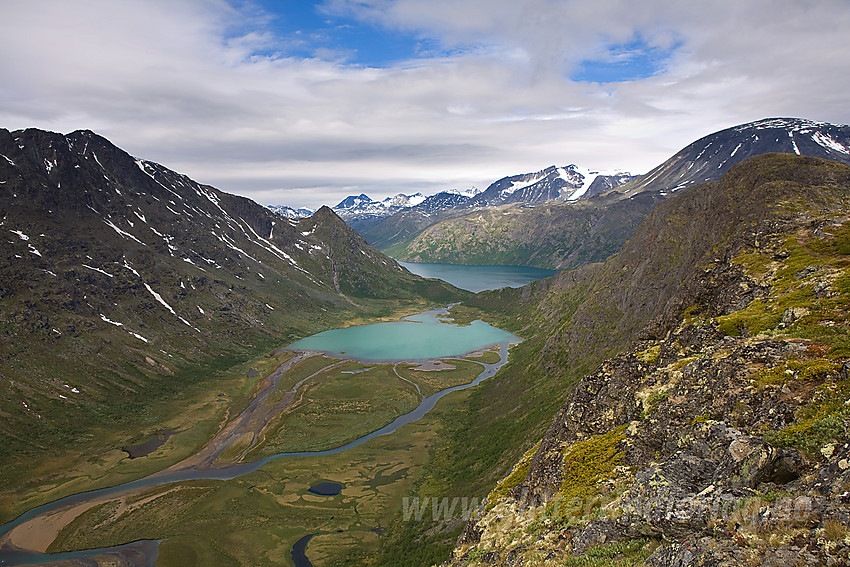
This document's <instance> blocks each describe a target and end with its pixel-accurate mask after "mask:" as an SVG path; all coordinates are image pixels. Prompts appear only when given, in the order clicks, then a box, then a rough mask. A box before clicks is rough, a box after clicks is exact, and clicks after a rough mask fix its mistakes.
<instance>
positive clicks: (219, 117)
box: [0, 0, 850, 206]
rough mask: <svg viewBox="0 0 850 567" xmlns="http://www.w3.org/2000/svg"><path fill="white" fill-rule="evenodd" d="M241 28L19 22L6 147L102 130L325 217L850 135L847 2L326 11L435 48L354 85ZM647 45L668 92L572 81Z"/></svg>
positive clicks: (188, 17) (559, 0)
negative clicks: (709, 150) (421, 194)
mask: <svg viewBox="0 0 850 567" xmlns="http://www.w3.org/2000/svg"><path fill="white" fill-rule="evenodd" d="M234 6H236V5H230V4H228V3H226V2H224V1H223V0H219V1H203V0H183V1H180V2H173V1H164V0H163V1H150V2H144V3H141V2H114V1H111V0H78V1H75V2H73V3H72V2H65V1H60V0H55V1H48V0H33V1H30V2H27V3H9V4H8V5H7V6H4V9H3V18H2V22H0V32H2V33H3V36H4V41H5V44H6V45H7V46H14V47H13V48H12V49H9V48H7V49H4V50H2V52H0V79H2V80H0V126H3V127H7V128H13V129H14V128H23V127H30V126H32V127H39V128H46V129H52V130H57V131H62V132H67V131H70V130H73V129H77V128H90V129H92V130H95V131H98V132H99V133H101V134H103V135H105V136H106V137H108V138H110V139H111V140H112V141H113V142H114V143H116V144H117V145H119V146H121V147H123V148H124V149H126V150H128V151H130V152H131V153H133V154H135V155H138V156H140V157H144V158H146V159H152V160H156V161H159V162H161V163H163V164H165V165H166V166H168V167H171V168H173V169H177V170H179V171H182V172H185V173H187V174H188V175H190V176H192V177H193V178H195V179H197V180H198V181H201V182H205V183H210V184H213V185H216V186H218V187H220V188H222V189H224V190H228V191H232V192H237V193H240V194H244V195H247V196H249V197H253V198H255V199H257V200H259V201H261V202H265V203H272V202H280V203H284V204H290V205H302V204H306V205H313V206H315V205H317V204H320V203H322V202H324V203H330V204H334V203H336V202H337V201H339V200H341V198H342V197H344V196H345V195H346V194H348V193H360V192H365V193H367V194H369V195H371V196H373V198H378V197H383V196H386V195H389V194H395V193H397V192H400V191H405V192H409V191H417V190H424V191H429V192H433V191H436V190H438V189H441V188H448V187H460V188H465V187H467V186H469V185H472V184H475V185H478V186H485V185H486V184H487V183H489V182H491V181H493V180H495V179H497V178H498V177H501V176H503V175H509V174H514V173H521V172H525V171H531V170H537V169H541V168H543V167H546V166H548V165H550V164H553V163H557V164H567V163H578V164H581V165H585V166H588V167H591V168H594V167H598V168H621V169H630V170H632V171H637V172H642V171H646V170H648V169H649V168H651V167H652V166H654V165H656V164H657V163H659V162H661V161H662V160H664V159H666V158H667V157H669V156H670V155H671V154H672V153H674V152H675V151H677V150H678V149H679V148H681V147H682V146H684V145H686V144H687V143H689V142H691V141H693V140H694V139H696V138H698V137H700V136H702V135H705V134H708V133H710V132H712V131H715V130H718V129H720V128H723V127H728V126H731V125H734V124H737V123H740V122H746V121H749V120H755V119H759V118H762V117H767V116H800V117H806V118H812V119H816V120H824V121H831V122H841V123H847V122H850V107H848V105H847V104H846V93H847V92H848V87H850V84H848V83H850V48H848V47H847V41H846V38H845V35H846V30H847V29H850V6H848V4H847V3H846V2H845V1H844V0H823V1H819V2H802V1H799V0H748V1H747V2H740V1H732V0H723V1H715V2H681V1H678V0H655V1H649V2H640V3H636V2H632V1H629V0H614V1H607V2H598V1H597V0H576V1H566V0H524V1H520V0H487V1H483V0H366V1H364V0H358V1H357V2H353V1H346V0H333V1H329V2H326V3H325V8H324V9H325V10H326V12H327V13H328V14H330V15H334V14H346V15H348V16H351V17H355V18H359V19H361V20H364V21H370V22H373V23H378V24H380V25H382V26H386V27H388V28H391V29H394V30H403V31H406V32H407V33H411V34H415V35H417V36H418V37H420V38H422V39H423V41H426V43H429V44H430V43H435V44H436V45H438V46H440V48H441V49H440V51H441V52H442V54H439V55H435V56H432V57H429V58H425V57H422V58H419V59H415V60H408V61H405V62H403V63H401V64H398V65H396V66H393V67H389V68H368V67H364V66H357V65H350V64H348V65H347V64H345V63H344V62H343V61H342V59H340V57H341V56H340V54H343V53H347V49H346V46H339V49H338V50H330V51H327V53H328V55H327V58H326V59H324V60H322V59H319V58H316V59H306V60H304V59H296V58H287V57H286V56H285V53H286V49H287V47H288V46H287V42H291V41H292V39H291V37H290V38H287V39H282V38H280V37H278V36H276V35H275V33H274V30H273V28H271V27H270V26H269V25H268V24H269V21H270V19H269V18H268V17H267V15H266V14H263V13H262V12H261V11H260V10H259V9H258V8H256V7H251V6H248V7H245V6H243V5H241V4H240V5H238V6H239V7H238V8H237V7H234ZM637 38H639V39H641V40H642V41H643V42H644V43H645V44H646V45H647V46H648V47H657V48H660V49H663V50H669V49H671V48H673V54H672V56H671V58H670V60H669V61H667V62H666V64H665V65H664V70H663V72H661V73H658V74H657V75H655V76H652V77H649V78H647V79H642V80H635V81H630V82H624V83H616V84H607V85H598V84H588V83H573V82H571V81H570V80H569V78H568V77H569V76H570V74H571V73H572V72H574V71H575V70H576V69H577V68H578V66H579V65H580V64H581V62H582V61H585V60H588V59H599V60H604V59H606V58H609V59H610V58H611V56H612V52H611V47H612V46H623V45H627V44H629V42H633V41H635V39H637ZM305 41H307V39H305ZM323 49H325V47H323ZM268 53H271V54H277V55H263V54H268ZM319 53H322V52H321V51H319ZM281 54H283V55H281Z"/></svg>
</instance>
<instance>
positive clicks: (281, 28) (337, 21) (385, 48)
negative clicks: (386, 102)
mask: <svg viewBox="0 0 850 567" xmlns="http://www.w3.org/2000/svg"><path fill="white" fill-rule="evenodd" d="M258 4H259V6H260V7H261V8H262V9H263V10H264V11H265V13H266V15H267V16H268V17H269V21H268V23H267V29H269V31H271V32H272V33H273V34H274V35H275V36H276V38H277V40H278V45H276V46H275V48H274V49H269V50H268V52H265V53H260V54H261V55H278V56H284V57H299V58H319V59H327V60H335V61H344V62H346V63H350V64H356V65H363V66H370V67H386V66H389V65H392V64H393V63H396V62H398V61H404V60H407V59H413V58H417V57H422V56H430V55H433V54H434V52H435V51H437V52H438V51H439V45H438V43H437V42H436V41H432V40H428V39H423V38H420V37H417V36H416V35H415V34H414V33H412V32H404V31H398V30H392V29H387V28H384V27H381V26H378V25H376V24H371V23H369V22H363V21H360V20H356V19H353V18H349V17H344V16H338V15H329V14H327V13H325V12H323V11H322V10H321V4H322V3H321V2H304V1H303V0H301V1H299V0H283V1H274V0H260V2H259V3H258Z"/></svg>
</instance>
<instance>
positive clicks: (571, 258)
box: [367, 118, 850, 269]
mask: <svg viewBox="0 0 850 567" xmlns="http://www.w3.org/2000/svg"><path fill="white" fill-rule="evenodd" d="M768 152H784V153H790V154H797V155H800V154H802V155H809V156H814V157H820V158H824V159H830V160H835V161H840V162H842V163H848V164H850V126H839V125H834V124H827V123H821V122H812V121H809V120H803V119H796V118H773V119H765V120H760V121H757V122H752V123H748V124H742V125H739V126H735V127H733V128H728V129H726V130H722V131H720V132H715V133H714V134H710V135H708V136H705V137H703V138H701V139H699V140H697V141H695V142H693V143H692V144H689V145H688V146H687V147H685V148H683V149H682V150H681V151H679V152H677V153H676V155H674V156H673V157H671V158H670V159H668V160H666V161H665V162H664V163H663V164H661V165H659V166H658V167H656V168H654V169H653V170H652V171H650V172H649V173H647V174H645V175H643V176H640V177H638V178H636V179H628V178H623V179H622V180H624V181H625V182H624V183H618V184H617V185H616V186H614V187H612V188H610V189H606V188H605V187H606V186H605V185H600V183H601V181H600V180H604V179H606V178H603V177H601V176H600V177H597V178H596V180H595V181H594V182H593V184H591V186H590V187H589V188H588V190H587V192H586V193H583V194H582V198H581V199H580V200H578V201H575V202H567V203H557V202H554V203H550V204H548V205H547V206H545V207H541V206H536V207H529V206H516V207H513V208H510V209H508V208H506V209H505V210H504V212H503V214H502V215H501V216H499V215H498V214H491V215H486V214H485V215H481V214H479V212H471V213H468V214H466V215H454V216H452V217H451V218H448V217H446V218H441V219H440V220H439V222H434V223H431V224H427V223H419V224H416V225H415V226H411V227H410V228H411V230H410V231H409V232H408V233H405V232H404V231H402V230H398V229H397V228H396V227H393V231H392V232H389V234H390V235H392V234H397V235H398V236H396V237H393V238H394V240H393V242H394V244H392V245H387V244H385V241H384V240H378V239H376V240H375V241H376V242H377V243H378V245H379V247H381V248H383V249H385V250H387V251H388V252H389V253H390V254H392V255H393V257H396V258H399V259H401V260H406V261H418V262H447V263H458V264H477V263H490V264H492V263H503V262H504V263H510V264H518V265H531V266H537V267H542V268H554V269H572V268H576V267H578V266H580V265H583V264H585V263H588V262H594V261H600V260H604V259H605V258H606V257H607V256H608V255H610V254H611V253H613V252H614V251H616V250H618V249H619V248H620V247H621V246H622V245H623V243H624V242H625V241H626V240H627V239H628V238H629V236H630V235H631V231H633V230H634V228H635V227H636V226H637V225H638V224H639V223H640V220H642V219H643V217H645V216H646V215H647V214H648V213H649V211H650V210H651V208H652V206H651V204H652V203H655V202H657V201H659V200H662V199H664V198H667V197H668V196H669V195H672V194H675V192H677V191H679V190H681V189H682V188H685V187H690V186H693V185H694V184H698V183H704V182H707V181H716V180H718V179H719V178H720V177H721V176H722V175H723V174H724V173H726V172H727V171H728V170H729V169H730V168H731V167H732V166H733V165H734V164H737V163H739V162H741V161H743V160H744V159H746V158H748V157H751V156H755V155H760V154H763V153H768ZM550 169H552V168H550ZM505 186H507V185H505ZM488 191H489V190H488ZM550 194H551V193H550ZM482 195H483V194H482ZM647 205H649V206H647ZM387 223H389V220H388V221H387ZM419 226H423V228H418V227H419ZM543 227H546V230H542V228H543ZM417 229H418V232H416V231H417ZM374 230H376V231H377V230H379V227H376V229H374ZM413 232H415V234H414V235H413V236H407V235H408V234H410V233H413ZM403 235H405V236H404V238H402V236H403ZM367 238H372V236H371V233H368V234H367Z"/></svg>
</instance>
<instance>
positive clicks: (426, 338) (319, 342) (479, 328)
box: [286, 309, 520, 362]
mask: <svg viewBox="0 0 850 567" xmlns="http://www.w3.org/2000/svg"><path fill="white" fill-rule="evenodd" d="M447 313H448V311H447V310H446V309H434V310H431V311H426V312H424V313H420V314H418V315H412V316H410V317H405V318H404V319H403V320H401V321H394V322H391V323H374V324H372V325H358V326H355V327H346V328H343V329H332V330H330V331H324V332H322V333H318V334H316V335H312V336H310V337H306V338H304V339H301V340H300V341H296V342H294V343H292V344H291V345H289V346H288V347H286V348H287V349H290V350H315V351H320V352H324V353H327V354H330V355H332V356H338V357H342V358H353V359H356V360H362V361H368V362H386V361H395V360H424V359H430V358H441V357H444V356H458V355H461V354H466V353H469V352H473V351H475V350H479V349H481V348H484V347H488V346H491V345H495V344H498V343H503V342H512V343H513V342H519V341H520V338H519V337H517V336H516V335H514V334H513V333H509V332H508V331H505V330H503V329H499V328H496V327H493V326H492V325H489V324H487V323H485V322H483V321H474V322H473V323H472V324H471V325H466V326H459V325H453V324H450V323H445V322H443V321H441V320H440V318H439V317H438V316H439V315H445V314H447Z"/></svg>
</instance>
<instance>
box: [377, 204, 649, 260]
mask: <svg viewBox="0 0 850 567" xmlns="http://www.w3.org/2000/svg"><path fill="white" fill-rule="evenodd" d="M662 199H663V197H661V196H660V195H658V194H656V193H644V194H639V195H637V196H635V198H633V199H629V200H626V201H619V200H618V201H613V202H607V201H599V202H598V200H597V199H590V200H588V201H585V202H581V203H575V204H564V203H557V202H549V203H544V204H539V205H536V206H531V205H507V206H501V207H488V208H484V209H481V210H479V211H477V212H475V213H473V214H470V215H466V216H463V217H459V218H456V219H452V220H446V221H443V222H440V223H437V224H435V225H432V226H430V227H428V228H426V229H424V230H423V231H422V232H420V233H419V234H418V235H417V236H416V237H415V238H414V239H412V240H410V241H408V242H406V243H402V244H399V245H397V246H390V247H388V248H386V249H385V251H386V252H387V253H388V254H390V255H391V256H393V257H396V258H399V259H402V260H405V261H411V262H444V263H449V264H485V265H486V264H503V265H520V266H537V267H541V268H551V269H556V270H567V269H573V268H577V267H579V266H583V265H586V264H589V263H592V262H600V261H603V260H605V259H606V258H607V257H609V256H610V255H611V254H614V253H615V252H617V251H618V250H619V249H620V247H621V246H622V244H623V243H624V242H625V241H626V240H628V238H629V237H630V236H631V234H632V231H634V229H635V227H637V225H638V224H640V222H641V221H642V220H643V218H644V217H645V216H646V215H647V214H648V213H649V211H650V210H651V209H652V207H653V206H655V204H656V203H658V202H659V201H661V200H662Z"/></svg>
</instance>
